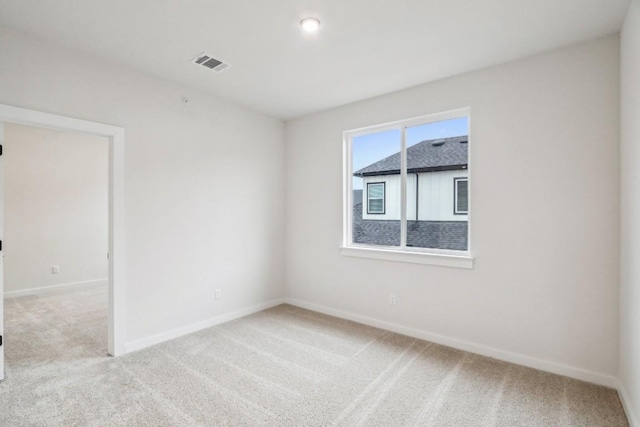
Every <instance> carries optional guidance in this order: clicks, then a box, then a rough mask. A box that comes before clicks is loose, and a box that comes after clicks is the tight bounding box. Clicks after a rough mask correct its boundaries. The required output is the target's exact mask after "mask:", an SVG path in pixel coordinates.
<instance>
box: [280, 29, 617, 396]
mask: <svg viewBox="0 0 640 427" xmlns="http://www.w3.org/2000/svg"><path fill="white" fill-rule="evenodd" d="M461 107H470V108H471V120H470V123H471V129H470V132H471V138H472V141H473V146H472V147H470V148H471V150H470V168H471V174H472V179H471V181H470V190H471V194H472V196H471V197H472V198H471V212H472V218H471V251H472V253H473V254H475V264H474V268H473V269H472V270H466V269H455V268H447V267H438V266H427V265H419V264H407V263H399V262H391V261H379V260H370V259H361V258H353V257H345V256H341V255H340V251H339V249H338V247H339V245H340V242H341V236H342V229H341V226H342V212H341V207H342V203H341V199H342V182H341V180H342V173H341V172H342V132H343V131H344V130H347V129H357V128H361V127H366V126H370V125H375V124H379V123H387V122H392V121H395V120H400V119H404V118H410V117H416V116H421V115H426V114H432V113H437V112H441V111H447V110H452V109H456V108H461ZM286 136H287V180H286V183H287V229H286V236H287V245H286V249H287V251H286V260H287V264H286V265H287V270H286V284H287V295H288V296H290V297H291V298H292V299H295V300H298V301H303V302H306V303H310V304H314V305H315V306H316V307H325V308H328V309H331V310H334V312H335V311H341V312H343V313H348V314H350V315H358V316H364V317H367V318H369V319H373V320H375V321H377V322H380V321H382V322H387V323H386V324H387V325H390V324H395V325H400V326H402V327H404V328H413V329H412V330H414V331H416V330H417V331H422V332H425V333H430V334H431V336H434V337H444V338H446V341H447V342H449V343H454V344H456V345H460V346H463V345H465V346H467V348H475V349H482V348H484V349H485V350H487V348H489V349H488V350H487V351H488V352H492V354H495V355H497V356H499V357H504V358H511V360H517V361H519V362H522V363H528V364H531V365H537V366H541V367H544V368H545V369H555V370H556V371H559V372H563V373H567V374H569V375H574V376H579V377H582V378H585V379H590V380H592V381H597V382H601V383H608V384H614V383H615V378H614V376H615V375H616V373H617V363H618V362H617V358H618V281H619V280H618V279H619V268H618V259H619V225H620V223H619V219H618V215H619V201H620V199H619V180H618V170H619V149H618V147H619V145H618V140H619V39H618V37H617V36H611V37H607V38H604V39H599V40H596V41H593V42H589V43H586V44H582V45H578V46H574V47H569V48H566V49H562V50H558V51H554V52H551V53H547V54H543V55H540V56H536V57H532V58H528V59H524V60H520V61H517V62H513V63H509V64H505V65H501V66H497V67H493V68H489V69H485V70H481V71H476V72H472V73H468V74H464V75H461V76H457V77H454V78H451V79H447V80H442V81H438V82H435V83H431V84H426V85H422V86H418V87H415V88H412V89H408V90H404V91H400V92H395V93H392V94H389V95H386V96H382V97H379V98H374V99H370V100H367V101H363V102H359V103H355V104H352V105H348V106H344V107H341V108H336V109H333V110H329V111H326V112H322V113H319V114H314V115H310V116H307V117H303V118H299V119H297V120H293V121H290V122H287V128H286ZM318 188H323V189H324V191H322V192H318V191H316V190H317V189H318ZM312 199H313V203H314V205H318V206H330V207H332V210H331V212H327V211H326V210H322V211H315V210H309V209H307V208H306V207H307V206H309V204H310V203H311V201H312ZM391 293H393V294H395V295H396V298H397V304H396V305H395V306H390V305H389V304H388V297H389V294H391ZM360 318H361V319H362V318H363V317H360ZM405 330H409V329H405ZM456 340H459V341H456ZM465 343H466V344H465ZM469 343H472V344H477V345H478V346H469V345H467V344H469ZM492 349H493V350H492ZM494 350H495V351H494Z"/></svg>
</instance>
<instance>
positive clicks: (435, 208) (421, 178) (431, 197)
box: [362, 170, 469, 221]
mask: <svg viewBox="0 0 640 427" xmlns="http://www.w3.org/2000/svg"><path fill="white" fill-rule="evenodd" d="M468 175H469V173H468V171H467V170H455V171H443V172H429V173H421V174H418V191H419V193H420V197H419V199H418V219H419V220H420V221H467V215H454V213H453V194H454V189H453V180H454V178H461V177H467V176H468ZM374 182H384V183H385V213H384V214H371V215H368V214H367V184H368V183H374ZM400 200H401V199H400V175H379V176H367V177H364V179H363V197H362V217H363V219H379V220H400ZM407 219H408V220H409V221H414V220H415V219H416V174H408V175H407Z"/></svg>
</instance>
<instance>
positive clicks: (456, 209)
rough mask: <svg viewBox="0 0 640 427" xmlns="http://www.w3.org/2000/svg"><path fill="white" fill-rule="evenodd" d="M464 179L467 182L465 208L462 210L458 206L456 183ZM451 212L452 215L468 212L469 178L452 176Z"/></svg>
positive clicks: (466, 213)
mask: <svg viewBox="0 0 640 427" xmlns="http://www.w3.org/2000/svg"><path fill="white" fill-rule="evenodd" d="M461 181H464V182H466V183H467V210H466V211H462V210H460V209H459V208H458V184H459V183H460V182H461ZM453 214H454V215H468V214H469V178H468V177H466V176H464V177H463V176H461V177H458V178H453Z"/></svg>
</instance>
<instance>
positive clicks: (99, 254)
mask: <svg viewBox="0 0 640 427" xmlns="http://www.w3.org/2000/svg"><path fill="white" fill-rule="evenodd" d="M4 132H5V142H4V150H3V158H4V186H5V187H4V230H5V233H4V241H3V243H4V248H3V249H4V250H3V253H4V268H5V270H4V289H5V294H6V293H10V294H11V293H16V291H21V292H24V291H25V290H28V289H33V288H41V287H50V286H54V285H63V284H70V283H76V282H85V281H95V280H101V279H106V278H107V277H108V272H107V267H108V262H107V250H108V249H107V248H108V245H107V236H108V222H107V221H108V214H107V213H108V195H107V190H108V185H109V182H108V171H107V167H108V162H109V152H108V148H109V145H108V140H107V139H106V138H104V137H98V136H92V135H83V134H78V133H64V132H57V131H51V130H44V129H36V128H32V127H27V126H18V125H14V124H9V123H8V124H6V125H5V126H4ZM54 265H56V266H59V267H60V273H59V274H52V271H51V268H52V267H53V266H54Z"/></svg>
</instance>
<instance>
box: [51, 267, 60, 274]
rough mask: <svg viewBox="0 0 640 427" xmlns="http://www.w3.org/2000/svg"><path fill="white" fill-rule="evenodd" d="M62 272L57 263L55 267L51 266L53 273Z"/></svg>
mask: <svg viewBox="0 0 640 427" xmlns="http://www.w3.org/2000/svg"><path fill="white" fill-rule="evenodd" d="M58 273H60V267H59V266H57V265H54V266H53V267H51V274H58Z"/></svg>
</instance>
